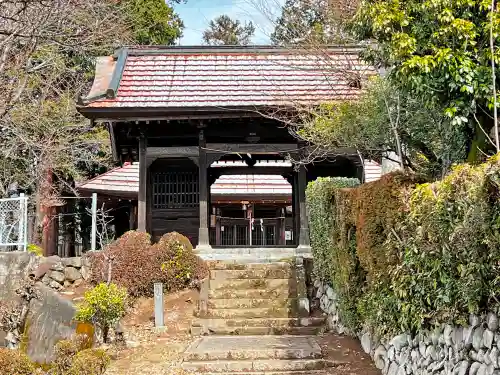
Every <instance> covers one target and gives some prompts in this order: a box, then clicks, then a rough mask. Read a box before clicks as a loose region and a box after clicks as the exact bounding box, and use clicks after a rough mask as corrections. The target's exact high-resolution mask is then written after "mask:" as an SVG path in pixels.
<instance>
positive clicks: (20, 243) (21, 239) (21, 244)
mask: <svg viewBox="0 0 500 375" xmlns="http://www.w3.org/2000/svg"><path fill="white" fill-rule="evenodd" d="M24 200H25V198H24V193H21V194H19V213H20V215H19V216H20V217H19V228H18V229H17V250H21V248H23V250H24V251H26V245H25V243H26V239H25V238H26V233H23V232H24V228H25V224H24V223H25V221H26V220H25V219H26V213H25V212H23V211H25V204H24Z"/></svg>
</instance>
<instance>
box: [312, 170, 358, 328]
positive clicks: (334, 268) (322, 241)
mask: <svg viewBox="0 0 500 375" xmlns="http://www.w3.org/2000/svg"><path fill="white" fill-rule="evenodd" d="M357 185H359V180H357V179H354V178H344V177H336V178H318V179H317V180H316V181H314V182H311V183H309V185H308V187H307V191H306V198H307V208H308V212H309V221H310V224H309V231H310V239H311V250H312V253H313V257H314V274H315V276H316V277H317V278H319V279H321V280H322V281H327V280H332V285H333V287H334V288H335V292H336V293H337V295H338V296H339V305H340V306H339V315H340V317H341V319H342V321H352V322H353V323H352V324H351V325H350V327H349V328H352V327H353V326H356V324H357V317H356V315H355V306H356V305H355V302H354V301H355V300H356V299H357V297H358V294H359V285H360V280H359V279H360V277H359V275H358V274H357V269H356V267H357V263H358V262H357V260H356V256H355V250H354V249H353V246H352V245H353V244H354V242H353V241H354V240H355V237H352V238H351V237H349V235H350V234H352V233H350V232H349V234H348V235H347V236H346V238H348V240H347V241H346V244H344V245H345V246H339V243H338V242H339V240H341V239H342V238H343V237H342V236H341V235H340V234H339V233H338V232H344V231H345V229H344V228H343V227H344V226H345V220H343V218H345V217H347V216H349V214H348V213H346V212H343V207H345V205H342V206H341V207H338V205H337V204H336V202H337V197H338V196H339V195H341V194H344V195H345V197H344V198H343V199H340V201H342V202H345V199H346V198H347V197H348V194H349V193H348V191H349V189H346V190H340V189H345V188H349V187H354V186H357ZM339 228H341V229H339Z"/></svg>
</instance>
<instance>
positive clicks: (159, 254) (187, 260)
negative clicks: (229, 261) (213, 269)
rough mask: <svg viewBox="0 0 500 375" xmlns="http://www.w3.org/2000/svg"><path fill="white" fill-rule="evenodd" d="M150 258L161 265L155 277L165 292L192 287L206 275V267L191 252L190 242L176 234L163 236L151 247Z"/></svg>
mask: <svg viewBox="0 0 500 375" xmlns="http://www.w3.org/2000/svg"><path fill="white" fill-rule="evenodd" d="M151 258H152V259H155V260H156V263H159V264H161V266H160V268H159V272H158V274H157V275H156V277H157V279H156V281H157V282H163V283H164V285H165V287H166V289H167V290H178V289H182V288H185V287H187V286H194V285H196V284H198V282H199V281H200V280H201V279H203V278H204V277H205V276H206V275H207V274H208V270H207V266H206V264H205V262H204V261H203V260H202V259H200V258H199V257H198V256H197V255H196V254H195V253H194V251H193V246H192V245H191V242H190V241H189V240H188V239H187V238H186V237H185V236H183V235H182V234H179V233H177V232H173V233H167V234H165V235H163V236H162V237H161V238H160V240H159V241H158V243H157V244H155V245H153V246H152V247H151Z"/></svg>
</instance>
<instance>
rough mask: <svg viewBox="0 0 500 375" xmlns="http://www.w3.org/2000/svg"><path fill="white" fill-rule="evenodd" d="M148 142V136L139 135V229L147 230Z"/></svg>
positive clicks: (141, 230)
mask: <svg viewBox="0 0 500 375" xmlns="http://www.w3.org/2000/svg"><path fill="white" fill-rule="evenodd" d="M146 153H147V143H146V136H145V135H144V133H141V135H140V137H139V196H138V201H137V230H138V231H140V232H146V227H147V199H146V196H147V170H148V165H147V155H146Z"/></svg>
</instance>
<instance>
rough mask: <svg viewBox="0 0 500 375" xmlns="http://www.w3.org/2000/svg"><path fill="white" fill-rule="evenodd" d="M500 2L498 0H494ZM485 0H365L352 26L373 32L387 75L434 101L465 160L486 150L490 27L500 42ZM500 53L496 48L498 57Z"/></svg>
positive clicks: (363, 33) (496, 20) (498, 18)
mask: <svg viewBox="0 0 500 375" xmlns="http://www.w3.org/2000/svg"><path fill="white" fill-rule="evenodd" d="M497 7H498V5H497ZM490 11H491V2H490V1H486V0H453V1H448V0H446V1H445V0H435V1H419V0H411V1H394V0H377V1H363V2H362V3H361V6H360V7H359V11H358V13H357V15H356V17H355V19H354V22H353V30H355V32H357V34H358V36H359V37H360V38H363V39H374V40H375V41H376V45H377V47H376V48H372V49H370V50H369V53H367V55H366V56H367V57H368V58H369V60H370V61H372V62H374V63H375V64H377V65H383V66H386V67H390V68H391V71H390V76H391V78H392V79H393V80H394V82H397V84H398V85H401V86H402V87H403V88H404V89H405V90H406V91H408V92H412V93H413V94H414V95H416V96H417V97H419V98H421V99H422V101H423V102H424V103H429V104H431V105H435V104H438V105H439V106H442V107H443V108H444V113H445V114H446V116H448V117H449V118H450V120H451V124H452V125H453V126H454V127H455V130H456V132H457V133H458V134H460V135H461V136H468V138H467V141H466V142H465V145H466V146H467V147H468V150H467V151H469V160H470V161H475V160H477V159H479V156H480V154H478V149H477V147H478V146H479V147H481V148H482V149H483V151H486V150H487V147H486V145H485V144H484V143H485V139H486V135H485V134H484V132H483V130H482V129H481V127H482V128H483V129H484V131H485V132H486V134H488V135H489V134H490V130H491V128H492V121H491V109H492V107H493V104H492V103H493V91H492V75H491V73H492V72H491V63H490V61H491V57H492V55H491V51H490V47H489V38H490V35H489V31H490V27H492V28H493V35H494V43H495V44H497V45H498V42H499V39H498V38H499V31H500V15H499V12H498V9H495V12H493V23H491V22H490V16H491V14H490ZM499 57H500V55H499V54H498V52H495V57H494V58H495V60H496V61H497V63H498V62H499V61H500V60H499Z"/></svg>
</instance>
